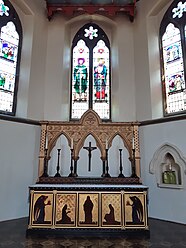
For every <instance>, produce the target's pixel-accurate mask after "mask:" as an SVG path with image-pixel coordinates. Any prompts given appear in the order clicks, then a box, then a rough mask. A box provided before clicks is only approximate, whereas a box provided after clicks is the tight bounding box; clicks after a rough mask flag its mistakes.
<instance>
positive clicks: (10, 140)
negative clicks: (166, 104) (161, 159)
mask: <svg viewBox="0 0 186 248" xmlns="http://www.w3.org/2000/svg"><path fill="white" fill-rule="evenodd" d="M11 2H12V4H14V6H15V8H16V10H17V11H18V14H19V16H20V19H21V22H22V24H23V34H24V35H23V37H24V38H23V47H22V60H21V70H20V82H19V91H18V102H17V112H16V116H17V117H22V118H29V119H34V120H42V119H45V120H64V121H68V119H69V98H68V96H69V89H70V85H69V80H70V72H69V70H70V45H71V41H72V38H73V35H75V33H76V31H77V26H76V25H75V21H76V20H74V21H72V22H70V23H69V22H68V21H67V20H66V19H65V18H64V17H61V16H56V18H54V19H53V20H51V22H48V20H47V18H46V16H45V14H46V13H45V12H44V8H45V7H44V5H43V9H42V8H41V9H42V10H39V9H40V8H36V6H37V7H38V4H39V3H38V2H42V1H38V0H33V1H28V0H27V1H26V0H25V1H18V0H17V1H15V2H14V3H13V1H11ZM18 3H19V4H18ZM40 4H41V3H40ZM43 4H44V1H43ZM158 4H159V5H158ZM169 4H170V1H166V0H161V1H158V2H157V1H156V0H151V1H149V0H141V1H139V2H138V8H139V10H138V14H137V16H136V19H135V22H134V23H130V22H129V21H128V19H122V18H121V19H120V18H117V19H116V20H115V21H108V20H107V19H105V18H102V17H101V18H100V17H99V18H98V17H96V16H95V17H94V18H93V20H94V21H95V22H96V23H98V24H100V26H101V27H102V28H104V29H105V30H106V33H107V35H108V36H109V38H110V42H111V52H112V117H113V118H112V120H113V121H116V122H117V121H133V120H138V121H144V120H148V119H154V118H159V117H162V99H161V92H160V91H161V89H160V84H159V82H160V81H159V80H160V72H159V54H157V52H158V50H157V49H158V43H157V42H158V39H157V35H158V34H157V31H158V25H159V23H160V20H161V16H163V12H164V11H165V9H166V8H167V6H168V5H169ZM41 5H42V4H41ZM158 6H159V7H158ZM154 8H155V11H154V12H153V13H154V14H153V13H151V14H149V13H150V11H151V10H152V9H154ZM86 18H87V19H86V20H88V18H90V17H86ZM103 19H104V22H103ZM84 22H85V20H84V21H83V20H81V18H80V19H79V20H78V23H82V24H83V23H84ZM109 25H110V26H112V29H111V31H109V28H108V27H109ZM116 27H117V28H116ZM69 31H70V32H69ZM152 48H153V49H152ZM129 106H130V107H129ZM184 127H185V121H176V122H172V123H163V124H157V125H150V126H143V127H141V128H140V132H139V133H140V150H141V151H140V153H141V168H142V169H141V173H142V181H143V183H144V184H145V185H147V186H149V216H150V217H154V218H159V219H166V220H170V221H175V222H180V223H186V219H185V217H184V215H185V213H184V209H185V207H186V206H185V203H183V200H182V199H184V198H185V189H181V190H178V189H162V188H158V187H157V184H156V181H155V178H154V176H153V175H151V174H150V173H149V163H150V161H151V159H152V157H153V154H154V152H155V151H156V150H157V149H158V147H159V146H161V145H162V144H163V143H165V141H168V142H169V143H172V144H173V145H176V146H177V147H179V149H180V150H182V151H183V153H184V138H183V134H184ZM0 133H1V134H2V138H1V140H0V145H1V147H2V148H1V151H0V156H1V163H2V166H1V168H2V171H3V173H0V188H1V189H2V188H3V189H5V188H6V190H3V191H0V198H1V199H6V200H5V201H3V202H1V206H2V207H1V213H0V221H3V220H8V219H14V218H20V217H23V216H27V215H28V185H29V184H32V183H35V181H36V178H37V172H38V171H37V165H38V153H39V139H40V127H39V126H32V125H25V124H21V123H15V122H9V121H1V123H0ZM25 140H27V141H28V142H27V143H26V142H25ZM5 141H6V142H5ZM89 141H92V142H93V140H92V138H91V137H89V138H87V140H86V142H89ZM25 144H26V145H25ZM86 144H87V143H86ZM119 145H120V143H119V140H118V139H117V138H116V140H115V141H114V142H113V147H112V149H113V151H112V153H111V154H115V155H114V156H116V159H115V160H114V156H112V155H110V157H109V159H110V164H114V166H113V167H112V169H111V171H110V172H111V174H112V175H113V176H114V175H116V174H117V164H118V161H117V159H118V156H117V154H116V150H117V149H116V148H118V146H119ZM62 147H63V148H64V151H65V149H66V151H67V144H66V140H63V141H62ZM7 151H8V153H7ZM64 151H62V153H64ZM53 152H54V153H56V150H54V151H53ZM68 152H69V150H68V151H67V153H65V157H64V160H63V163H64V171H63V172H64V174H65V175H68V166H69V164H70V160H69V157H70V156H68V155H70V154H68ZM81 152H82V161H80V164H81V163H85V164H87V153H86V151H81ZM94 152H95V155H94V157H95V161H98V158H99V156H100V154H99V151H94ZM9 154H11V155H9ZM127 159H128V154H127V153H126V152H125V151H124V158H123V161H128V160H127ZM51 164H52V166H51V168H50V170H51V171H50V172H51V173H54V171H55V165H56V156H54V157H53V158H52V159H51ZM98 166H99V165H98ZM125 166H126V168H127V171H126V173H127V174H128V175H129V174H130V168H129V167H130V165H129V164H128V162H126V165H125ZM83 173H84V170H83V169H82V168H81V167H80V168H79V174H80V175H82V176H84V174H83ZM99 173H100V168H99V167H97V169H95V168H93V170H92V172H91V176H97V175H99ZM88 175H89V174H88ZM7 178H8V180H7ZM184 185H185V182H184Z"/></svg>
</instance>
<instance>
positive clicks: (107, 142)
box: [106, 139, 108, 149]
mask: <svg viewBox="0 0 186 248" xmlns="http://www.w3.org/2000/svg"><path fill="white" fill-rule="evenodd" d="M106 149H108V140H107V139H106Z"/></svg>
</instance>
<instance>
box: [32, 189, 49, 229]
mask: <svg viewBox="0 0 186 248" xmlns="http://www.w3.org/2000/svg"><path fill="white" fill-rule="evenodd" d="M52 210H53V194H52V193H43V192H40V193H39V192H37V193H34V194H33V196H32V209H31V211H32V215H31V216H32V223H31V225H39V226H46V225H47V226H48V225H49V226H50V225H52V216H53V212H52Z"/></svg>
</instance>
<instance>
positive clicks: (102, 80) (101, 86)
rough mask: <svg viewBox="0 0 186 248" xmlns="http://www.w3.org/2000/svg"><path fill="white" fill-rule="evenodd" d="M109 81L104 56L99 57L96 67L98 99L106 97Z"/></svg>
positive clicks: (95, 83) (95, 82) (95, 76)
mask: <svg viewBox="0 0 186 248" xmlns="http://www.w3.org/2000/svg"><path fill="white" fill-rule="evenodd" d="M106 83H107V67H106V65H105V60H104V58H99V59H98V65H97V66H96V67H94V87H95V89H96V99H97V100H100V99H105V89H106Z"/></svg>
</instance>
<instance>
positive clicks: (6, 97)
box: [0, 22, 19, 112]
mask: <svg viewBox="0 0 186 248" xmlns="http://www.w3.org/2000/svg"><path fill="white" fill-rule="evenodd" d="M18 44H19V35H18V33H17V31H16V29H15V25H14V23H13V22H8V23H7V25H6V26H4V27H2V28H1V32H0V111H6V112H12V107H13V98H14V88H15V76H16V66H17V53H18Z"/></svg>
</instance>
